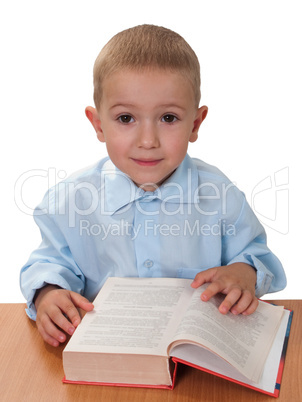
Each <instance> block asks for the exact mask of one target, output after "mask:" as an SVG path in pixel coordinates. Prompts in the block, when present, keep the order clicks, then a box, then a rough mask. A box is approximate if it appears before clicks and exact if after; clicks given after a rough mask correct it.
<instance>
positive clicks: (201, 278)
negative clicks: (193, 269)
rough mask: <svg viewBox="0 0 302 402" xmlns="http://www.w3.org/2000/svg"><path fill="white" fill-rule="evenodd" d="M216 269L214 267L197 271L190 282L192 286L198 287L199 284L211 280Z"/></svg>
mask: <svg viewBox="0 0 302 402" xmlns="http://www.w3.org/2000/svg"><path fill="white" fill-rule="evenodd" d="M216 272H217V269H216V268H209V269H207V270H205V271H202V272H199V273H198V274H197V275H196V276H195V278H194V280H193V282H192V283H191V286H192V288H195V289H196V288H198V287H199V286H202V285H203V284H204V283H207V282H212V280H213V277H214V275H215V274H216Z"/></svg>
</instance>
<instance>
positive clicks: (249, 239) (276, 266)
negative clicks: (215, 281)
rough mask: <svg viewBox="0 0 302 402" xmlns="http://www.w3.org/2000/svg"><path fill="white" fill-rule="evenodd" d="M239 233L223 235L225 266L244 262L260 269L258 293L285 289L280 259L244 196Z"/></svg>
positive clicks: (261, 294)
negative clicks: (273, 250)
mask: <svg viewBox="0 0 302 402" xmlns="http://www.w3.org/2000/svg"><path fill="white" fill-rule="evenodd" d="M234 230H235V233H232V234H231V235H227V236H224V238H223V255H224V261H223V265H229V264H233V263H235V262H243V263H246V264H249V265H251V266H253V267H254V268H255V269H256V271H257V284H256V296H257V297H261V296H263V295H264V294H266V293H272V292H277V291H280V290H282V289H284V288H285V286H286V276H285V273H284V270H283V267H282V264H281V262H280V261H279V259H278V258H277V257H276V256H275V255H274V254H273V253H272V252H271V250H270V249H269V248H268V246H267V242H266V233H265V231H264V228H263V226H262V225H261V223H260V222H259V220H258V219H257V217H256V216H255V214H254V212H253V211H252V209H251V207H250V206H249V205H248V203H247V202H246V199H245V197H244V196H243V203H242V208H241V211H240V214H239V217H238V219H237V221H236V223H235V226H234Z"/></svg>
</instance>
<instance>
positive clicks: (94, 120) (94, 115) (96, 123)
mask: <svg viewBox="0 0 302 402" xmlns="http://www.w3.org/2000/svg"><path fill="white" fill-rule="evenodd" d="M85 114H86V116H87V119H88V120H89V121H90V123H91V124H92V126H93V128H94V129H95V132H96V134H97V137H98V140H99V141H101V142H105V137H104V133H103V130H102V127H101V120H100V117H99V114H98V111H97V110H96V109H95V108H94V107H92V106H87V107H86V109H85Z"/></svg>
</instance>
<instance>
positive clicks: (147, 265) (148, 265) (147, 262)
mask: <svg viewBox="0 0 302 402" xmlns="http://www.w3.org/2000/svg"><path fill="white" fill-rule="evenodd" d="M153 264H154V262H153V261H152V260H146V261H145V262H144V267H146V268H152V267H153Z"/></svg>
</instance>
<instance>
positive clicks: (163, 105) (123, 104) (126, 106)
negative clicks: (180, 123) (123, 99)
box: [110, 103, 186, 110]
mask: <svg viewBox="0 0 302 402" xmlns="http://www.w3.org/2000/svg"><path fill="white" fill-rule="evenodd" d="M117 107H124V108H128V107H137V106H136V105H134V104H132V103H117V104H115V105H112V106H110V110H111V109H114V108H117ZM158 108H165V109H169V108H177V109H180V110H186V108H185V107H183V106H180V105H177V104H175V103H167V104H162V105H158Z"/></svg>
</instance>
